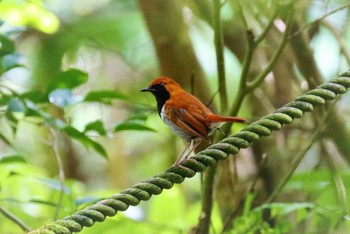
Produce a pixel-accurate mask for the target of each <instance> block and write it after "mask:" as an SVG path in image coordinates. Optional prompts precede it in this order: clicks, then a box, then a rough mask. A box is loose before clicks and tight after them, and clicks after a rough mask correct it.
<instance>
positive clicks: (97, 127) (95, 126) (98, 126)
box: [84, 120, 107, 136]
mask: <svg viewBox="0 0 350 234" xmlns="http://www.w3.org/2000/svg"><path fill="white" fill-rule="evenodd" d="M88 131H96V132H98V133H99V134H100V135H101V136H105V135H106V134H107V133H106V129H105V128H104V126H103V123H102V121H101V120H96V121H94V122H91V123H88V124H87V125H86V126H85V130H84V133H86V132H88Z"/></svg>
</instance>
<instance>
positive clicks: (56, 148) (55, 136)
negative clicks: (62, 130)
mask: <svg viewBox="0 0 350 234" xmlns="http://www.w3.org/2000/svg"><path fill="white" fill-rule="evenodd" d="M50 133H51V144H52V148H53V152H54V155H55V157H56V161H57V165H58V170H59V179H60V194H59V197H58V201H57V206H56V211H55V216H54V220H57V219H58V217H59V213H60V210H61V205H62V202H63V197H64V188H65V173H64V166H63V160H62V157H61V154H60V151H59V146H58V144H59V140H58V134H57V133H56V132H55V130H54V129H51V128H50Z"/></svg>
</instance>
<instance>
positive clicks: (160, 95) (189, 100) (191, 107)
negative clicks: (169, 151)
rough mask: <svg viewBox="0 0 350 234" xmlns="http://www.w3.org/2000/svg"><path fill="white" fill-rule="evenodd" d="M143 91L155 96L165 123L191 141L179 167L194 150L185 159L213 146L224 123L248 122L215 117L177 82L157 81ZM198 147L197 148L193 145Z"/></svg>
mask: <svg viewBox="0 0 350 234" xmlns="http://www.w3.org/2000/svg"><path fill="white" fill-rule="evenodd" d="M141 92H150V93H152V94H153V95H154V96H155V98H156V101H157V107H158V114H159V116H160V118H161V119H162V120H163V122H164V123H165V124H166V125H168V126H169V127H170V129H171V130H172V131H173V132H174V133H175V134H177V135H179V136H180V137H181V138H183V139H184V140H186V141H187V142H189V144H188V145H187V146H186V148H185V150H184V151H183V152H182V154H181V156H180V157H179V158H178V159H177V160H176V164H178V163H179V162H180V161H181V158H182V157H183V155H184V154H185V152H186V151H187V149H188V148H189V147H190V146H192V147H191V149H190V151H189V152H188V153H187V154H186V156H185V158H184V159H186V158H188V156H189V155H190V154H191V153H192V151H193V150H194V149H195V148H196V147H197V146H198V145H199V144H200V143H201V142H202V141H203V140H204V141H206V142H208V143H211V141H210V138H209V136H210V135H211V134H212V133H213V132H214V130H216V129H218V128H219V127H220V126H221V125H222V124H223V123H224V122H240V123H244V122H245V119H243V118H239V117H231V116H221V115H216V114H214V113H213V112H212V111H211V110H209V109H208V108H207V107H206V106H205V105H204V104H203V103H202V102H201V101H199V99H198V98H196V97H195V96H193V95H191V94H190V93H188V92H186V91H185V90H183V89H182V88H181V86H180V85H179V84H178V83H176V82H175V81H174V80H173V79H171V78H168V77H160V78H156V79H154V80H153V81H152V82H151V83H150V85H149V86H148V87H147V88H144V89H141ZM193 144H194V145H193Z"/></svg>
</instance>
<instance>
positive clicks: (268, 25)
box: [254, 9, 279, 45]
mask: <svg viewBox="0 0 350 234" xmlns="http://www.w3.org/2000/svg"><path fill="white" fill-rule="evenodd" d="M278 13H279V11H278V10H277V9H275V11H274V13H273V15H272V17H271V19H270V21H269V22H268V24H267V25H266V27H265V29H264V30H263V31H262V33H261V34H260V35H259V36H258V37H257V38H256V39H255V41H254V43H255V44H256V45H257V44H259V43H260V42H261V41H262V40H264V39H265V37H266V35H267V33H268V32H269V31H270V29H271V27H272V26H273V23H274V22H275V19H276V18H277V16H278Z"/></svg>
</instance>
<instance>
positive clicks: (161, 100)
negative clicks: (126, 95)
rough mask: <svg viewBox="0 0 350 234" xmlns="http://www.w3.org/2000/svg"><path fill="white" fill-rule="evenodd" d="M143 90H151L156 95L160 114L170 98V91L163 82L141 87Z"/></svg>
mask: <svg viewBox="0 0 350 234" xmlns="http://www.w3.org/2000/svg"><path fill="white" fill-rule="evenodd" d="M141 92H150V93H152V94H153V95H154V96H155V98H156V100H157V108H158V114H159V115H160V113H161V111H162V108H163V106H164V104H165V102H166V101H167V100H168V99H169V98H170V93H169V92H168V90H167V89H166V88H165V85H164V84H163V83H160V84H155V85H152V86H149V87H147V88H143V89H141Z"/></svg>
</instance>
